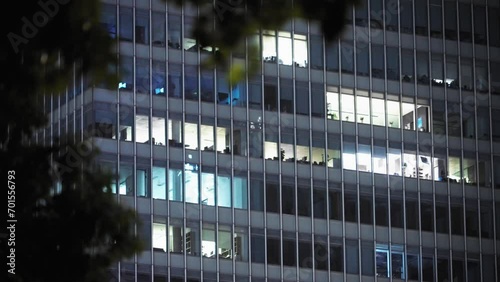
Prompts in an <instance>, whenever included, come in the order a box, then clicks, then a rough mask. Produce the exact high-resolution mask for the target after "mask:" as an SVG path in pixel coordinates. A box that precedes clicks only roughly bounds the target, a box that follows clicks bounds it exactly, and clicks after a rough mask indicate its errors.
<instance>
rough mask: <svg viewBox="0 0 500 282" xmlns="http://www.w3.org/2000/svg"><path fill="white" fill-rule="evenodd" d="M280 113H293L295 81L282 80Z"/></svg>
mask: <svg viewBox="0 0 500 282" xmlns="http://www.w3.org/2000/svg"><path fill="white" fill-rule="evenodd" d="M280 92H281V93H280V111H281V112H282V113H292V112H293V81H292V80H291V79H286V78H280Z"/></svg>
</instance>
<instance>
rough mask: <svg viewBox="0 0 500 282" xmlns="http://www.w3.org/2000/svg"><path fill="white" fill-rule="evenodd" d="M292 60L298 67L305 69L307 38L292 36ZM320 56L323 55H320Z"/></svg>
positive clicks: (297, 35)
mask: <svg viewBox="0 0 500 282" xmlns="http://www.w3.org/2000/svg"><path fill="white" fill-rule="evenodd" d="M293 53H294V54H293V55H294V56H293V60H294V62H295V64H296V66H298V67H303V68H305V67H307V36H306V35H302V34H294V35H293ZM320 55H321V56H322V55H323V54H320Z"/></svg>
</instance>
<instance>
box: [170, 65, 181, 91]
mask: <svg viewBox="0 0 500 282" xmlns="http://www.w3.org/2000/svg"><path fill="white" fill-rule="evenodd" d="M181 95H182V67H181V65H178V64H174V63H169V64H168V96H169V97H175V98H180V97H181Z"/></svg>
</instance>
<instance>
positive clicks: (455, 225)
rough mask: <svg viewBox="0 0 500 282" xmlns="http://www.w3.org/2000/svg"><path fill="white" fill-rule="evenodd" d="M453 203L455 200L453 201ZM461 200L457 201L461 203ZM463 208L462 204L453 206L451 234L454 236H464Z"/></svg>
mask: <svg viewBox="0 0 500 282" xmlns="http://www.w3.org/2000/svg"><path fill="white" fill-rule="evenodd" d="M452 201H453V200H452ZM459 201H460V199H457V202H459ZM463 218H464V214H463V207H462V205H461V204H459V203H456V204H452V205H451V233H452V234H454V235H463V234H464V223H463Z"/></svg>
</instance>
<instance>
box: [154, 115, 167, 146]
mask: <svg viewBox="0 0 500 282" xmlns="http://www.w3.org/2000/svg"><path fill="white" fill-rule="evenodd" d="M151 122H152V125H153V126H152V134H153V142H154V144H155V145H163V146H165V144H166V142H165V136H166V135H165V118H162V117H153V118H152V119H151Z"/></svg>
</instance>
